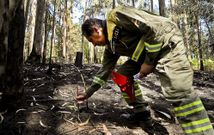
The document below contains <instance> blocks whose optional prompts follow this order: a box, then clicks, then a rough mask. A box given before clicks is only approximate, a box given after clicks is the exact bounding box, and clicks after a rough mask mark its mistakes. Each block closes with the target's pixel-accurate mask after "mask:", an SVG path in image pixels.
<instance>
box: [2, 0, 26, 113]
mask: <svg viewBox="0 0 214 135" xmlns="http://www.w3.org/2000/svg"><path fill="white" fill-rule="evenodd" d="M1 4H3V5H4V7H3V6H2V5H1ZM9 5H12V6H11V7H10V12H9V9H8V7H9ZM2 8H3V9H2ZM0 11H3V12H1V13H2V14H0V18H1V17H2V16H1V15H4V18H3V21H2V25H1V23H0V26H3V27H2V29H0V54H1V55H0V56H1V57H0V80H1V81H0V93H1V95H0V96H2V98H1V102H0V110H4V109H6V108H9V109H14V108H15V107H16V106H17V104H18V103H19V102H20V97H21V96H22V94H23V73H22V68H23V47H24V33H25V32H24V31H25V18H24V2H23V0H16V1H13V2H12V1H9V2H5V3H4V2H3V1H1V2H0ZM0 28H1V27H0Z"/></svg>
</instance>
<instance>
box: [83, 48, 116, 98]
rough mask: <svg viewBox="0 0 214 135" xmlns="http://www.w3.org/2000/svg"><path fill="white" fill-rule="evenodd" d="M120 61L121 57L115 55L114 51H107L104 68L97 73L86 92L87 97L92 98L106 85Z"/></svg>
mask: <svg viewBox="0 0 214 135" xmlns="http://www.w3.org/2000/svg"><path fill="white" fill-rule="evenodd" d="M118 59H119V55H117V54H113V53H112V51H111V50H110V49H108V48H106V49H105V51H104V57H103V63H102V67H101V68H100V70H99V71H98V72H97V74H96V76H95V77H94V79H93V82H92V84H91V86H90V87H89V88H88V90H87V91H86V95H87V97H90V96H91V95H92V94H93V93H94V92H95V91H97V90H98V89H99V88H100V87H101V86H102V85H104V84H105V82H106V81H107V79H108V77H109V75H110V74H111V72H112V70H113V69H114V67H115V65H116V63H117V60H118Z"/></svg>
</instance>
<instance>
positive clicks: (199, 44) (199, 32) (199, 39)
mask: <svg viewBox="0 0 214 135" xmlns="http://www.w3.org/2000/svg"><path fill="white" fill-rule="evenodd" d="M195 18H196V25H197V34H198V53H199V63H200V70H202V71H204V62H203V55H202V53H203V51H202V44H201V30H200V26H201V23H200V20H199V18H198V16H197V15H195Z"/></svg>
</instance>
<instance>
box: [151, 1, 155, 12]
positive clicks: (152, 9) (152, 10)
mask: <svg viewBox="0 0 214 135" xmlns="http://www.w3.org/2000/svg"><path fill="white" fill-rule="evenodd" d="M151 12H154V8H153V0H151Z"/></svg>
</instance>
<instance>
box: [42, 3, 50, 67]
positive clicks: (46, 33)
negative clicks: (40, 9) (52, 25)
mask: <svg viewBox="0 0 214 135" xmlns="http://www.w3.org/2000/svg"><path fill="white" fill-rule="evenodd" d="M45 7H46V8H45V38H44V49H43V56H42V63H43V64H45V63H46V52H47V40H48V14H49V13H48V2H47V1H46V6H45Z"/></svg>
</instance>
